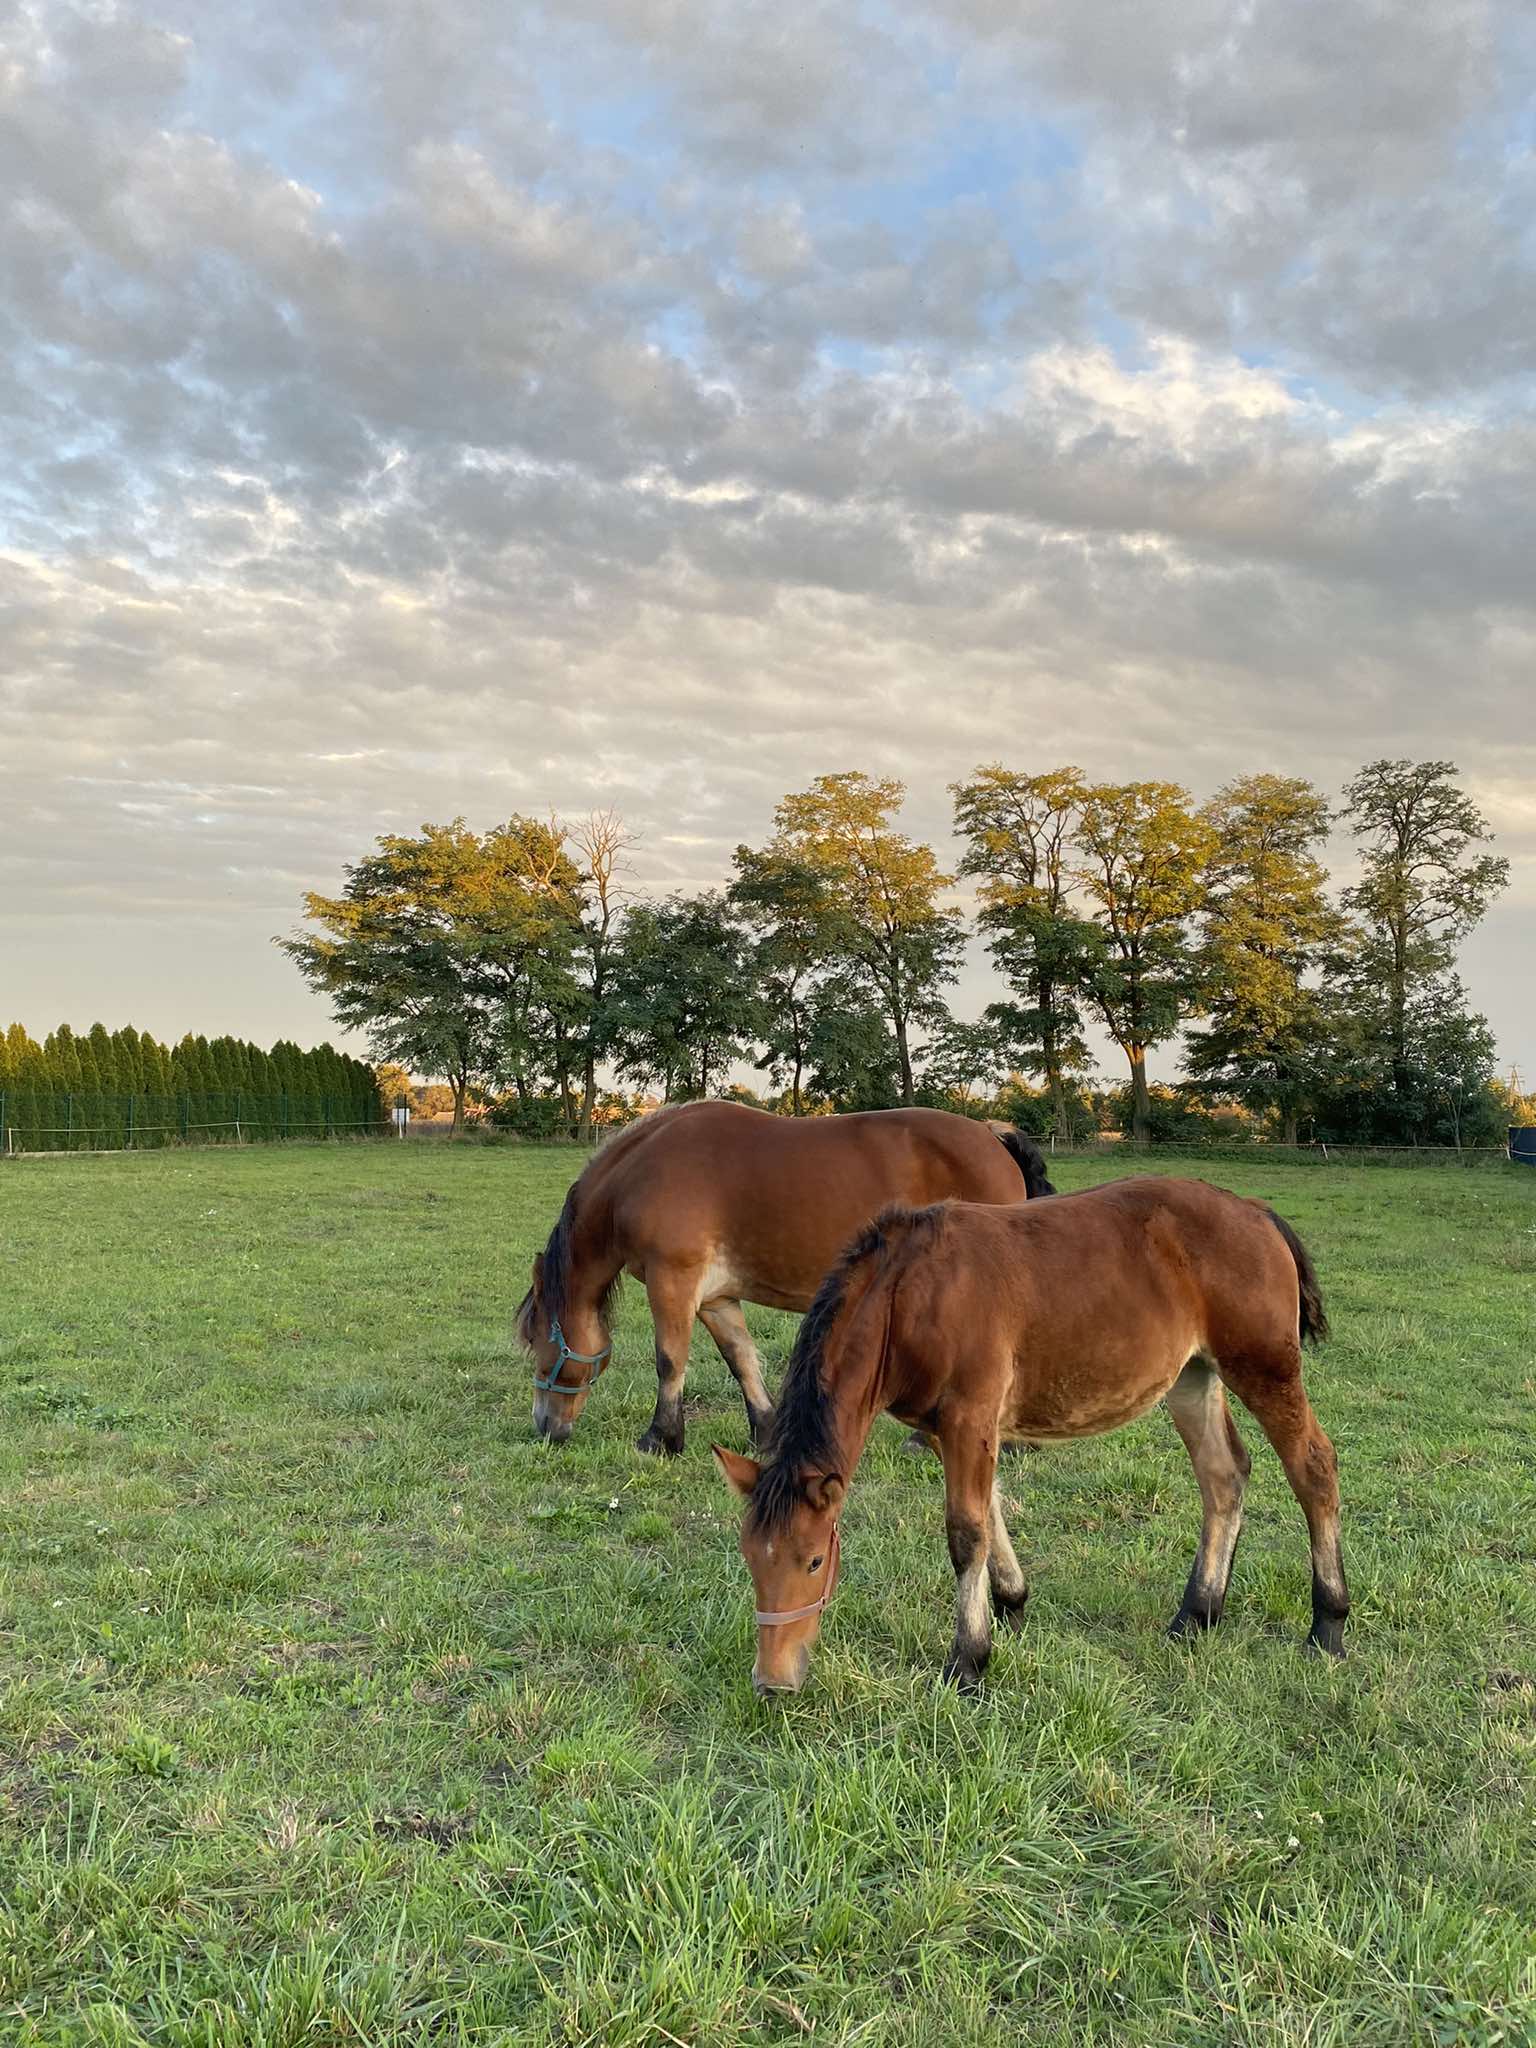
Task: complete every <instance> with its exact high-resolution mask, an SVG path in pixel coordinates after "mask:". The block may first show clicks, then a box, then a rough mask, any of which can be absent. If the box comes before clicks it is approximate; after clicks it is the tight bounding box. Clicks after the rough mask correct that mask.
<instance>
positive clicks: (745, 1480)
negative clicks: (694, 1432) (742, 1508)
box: [709, 1444, 763, 1500]
mask: <svg viewBox="0 0 1536 2048" xmlns="http://www.w3.org/2000/svg"><path fill="white" fill-rule="evenodd" d="M709 1448H710V1449H711V1450H712V1451H713V1452H714V1454H715V1463H716V1464H717V1465H718V1466H719V1467H720V1475H721V1477H722V1478H723V1479H724V1481H725V1483H726V1485H727V1486H728V1487H729V1488H730V1489H731V1491H732V1493H739V1494H740V1495H741V1497H742V1499H743V1500H750V1499H751V1498H752V1489H753V1488H754V1487H755V1486H756V1484H757V1482H758V1480H759V1479H761V1478H762V1476H763V1468H762V1466H761V1465H759V1464H758V1462H757V1460H756V1459H755V1458H744V1457H743V1456H742V1455H741V1453H740V1451H728V1450H727V1449H726V1448H725V1445H724V1444H711V1445H710V1447H709Z"/></svg>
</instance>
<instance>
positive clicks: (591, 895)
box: [567, 810, 637, 1145]
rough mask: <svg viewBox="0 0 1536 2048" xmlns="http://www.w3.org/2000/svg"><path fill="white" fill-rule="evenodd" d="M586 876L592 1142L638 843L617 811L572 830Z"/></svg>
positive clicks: (586, 1115) (586, 1111)
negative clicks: (623, 914) (622, 916)
mask: <svg viewBox="0 0 1536 2048" xmlns="http://www.w3.org/2000/svg"><path fill="white" fill-rule="evenodd" d="M567 837H568V838H569V840H570V842H571V844H572V845H573V846H574V847H575V849H576V853H577V857H578V858H579V860H580V862H581V864H582V867H583V870H584V876H583V888H584V892H585V904H584V907H583V910H582V915H581V946H580V959H581V969H582V973H583V976H584V980H585V993H586V1016H585V1025H584V1031H583V1039H582V1061H581V1114H580V1116H579V1118H578V1121H577V1130H576V1135H577V1138H578V1139H579V1140H580V1142H581V1143H582V1144H584V1145H586V1144H590V1143H591V1140H592V1112H593V1110H594V1108H595V1107H596V1105H597V1069H598V1066H599V1064H600V1062H601V1061H602V1060H603V1059H605V1058H606V1056H607V1054H608V1052H609V1051H610V1049H611V1046H612V1042H613V1031H614V1016H613V971H614V955H615V950H616V947H617V944H618V920H619V913H620V911H621V909H622V907H623V900H624V889H623V876H624V872H625V855H626V854H627V853H628V852H629V851H630V850H631V848H633V847H634V846H635V845H636V844H637V842H636V840H635V839H634V838H633V837H632V835H631V834H630V833H629V832H627V831H626V830H625V827H624V821H623V819H622V818H621V817H620V816H619V814H618V812H617V811H613V810H607V811H592V812H589V813H588V815H587V816H586V817H585V818H582V819H580V820H579V821H578V822H577V823H576V824H574V825H571V826H568V827H567Z"/></svg>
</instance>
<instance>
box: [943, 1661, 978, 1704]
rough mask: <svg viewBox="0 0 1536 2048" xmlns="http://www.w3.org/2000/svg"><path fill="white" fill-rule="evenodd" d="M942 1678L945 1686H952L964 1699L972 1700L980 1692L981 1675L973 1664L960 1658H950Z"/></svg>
mask: <svg viewBox="0 0 1536 2048" xmlns="http://www.w3.org/2000/svg"><path fill="white" fill-rule="evenodd" d="M943 1677H944V1683H945V1684H946V1685H952V1686H953V1687H954V1688H955V1691H956V1692H958V1693H960V1694H961V1695H962V1696H963V1697H964V1698H966V1699H974V1698H975V1696H976V1694H977V1693H979V1692H980V1691H981V1673H980V1672H979V1671H978V1670H977V1668H976V1666H975V1665H974V1664H970V1663H967V1662H965V1661H964V1660H963V1659H961V1658H958V1657H951V1658H950V1660H949V1662H948V1663H947V1664H946V1665H945V1666H944V1673H943Z"/></svg>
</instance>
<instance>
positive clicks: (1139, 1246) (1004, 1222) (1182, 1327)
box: [715, 1179, 1349, 1692]
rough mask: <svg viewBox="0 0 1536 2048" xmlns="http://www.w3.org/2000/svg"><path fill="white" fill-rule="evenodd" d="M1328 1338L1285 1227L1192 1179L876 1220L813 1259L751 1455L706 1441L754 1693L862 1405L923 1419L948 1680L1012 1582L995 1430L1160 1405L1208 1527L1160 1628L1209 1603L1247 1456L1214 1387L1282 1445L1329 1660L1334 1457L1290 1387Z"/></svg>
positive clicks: (838, 1500) (1010, 1615)
mask: <svg viewBox="0 0 1536 2048" xmlns="http://www.w3.org/2000/svg"><path fill="white" fill-rule="evenodd" d="M1327 1332H1328V1324H1327V1319H1326V1317H1325V1316H1324V1314H1323V1304H1322V1298H1321V1295H1320V1294H1319V1292H1318V1285H1317V1276H1316V1274H1315V1273H1314V1272H1313V1270H1312V1262H1311V1260H1310V1259H1309V1258H1308V1256H1307V1253H1306V1251H1305V1249H1304V1248H1303V1246H1302V1243H1301V1240H1300V1239H1299V1238H1298V1237H1297V1236H1296V1233H1295V1232H1294V1231H1293V1230H1292V1229H1291V1227H1290V1225H1289V1224H1288V1223H1284V1222H1282V1221H1281V1219H1280V1218H1279V1217H1278V1216H1276V1215H1275V1214H1274V1212H1273V1211H1272V1210H1270V1209H1267V1208H1265V1207H1264V1206H1263V1205H1262V1204H1261V1203H1258V1202H1249V1201H1245V1200H1243V1199H1242V1198H1241V1197H1239V1196H1237V1195H1232V1194H1228V1193H1226V1192H1225V1191H1224V1190H1223V1189H1221V1188H1213V1187H1210V1186H1208V1185H1207V1184H1206V1183H1205V1182H1203V1181H1192V1180H1150V1179H1149V1180H1124V1181H1116V1182H1112V1183H1111V1184H1110V1185H1108V1186H1107V1187H1099V1188H1094V1189H1091V1190H1089V1191H1087V1192H1085V1193H1083V1194H1075V1195H1059V1196H1057V1198H1056V1199H1055V1201H1052V1202H1039V1203H1035V1202H1030V1203H1029V1204H1027V1205H1026V1206H1025V1207H1024V1208H1013V1209H984V1208H979V1207H976V1206H975V1205H973V1204H971V1203H955V1204H944V1205H941V1206H939V1207H936V1208H929V1209H919V1210H915V1211H914V1210H903V1209H893V1210H888V1211H887V1212H886V1213H885V1214H884V1215H883V1216H880V1217H879V1218H877V1220H876V1221H875V1222H874V1223H872V1224H871V1225H869V1226H868V1228H867V1229H866V1230H865V1231H864V1232H863V1234H862V1235H861V1236H860V1237H859V1238H857V1239H856V1240H855V1241H854V1243H853V1244H852V1245H851V1246H850V1247H849V1249H848V1250H847V1252H846V1253H845V1254H844V1256H843V1259H842V1261H841V1263H840V1264H839V1265H838V1266H837V1267H836V1268H834V1269H833V1271H832V1272H830V1273H829V1274H828V1276H827V1278H826V1280H825V1282H824V1283H823V1285H822V1287H821V1290H820V1292H819V1293H818V1294H817V1297H816V1299H815V1301H814V1302H813V1303H812V1305H811V1309H810V1313H809V1314H808V1315H807V1316H806V1318H805V1321H804V1322H803V1323H802V1324H801V1326H800V1334H799V1337H798V1339H797V1341H796V1344H795V1349H794V1352H793V1355H792V1356H791V1358H790V1362H789V1369H788V1371H787V1373H786V1374H785V1378H784V1387H783V1391H782V1393H781V1395H780V1397H779V1407H778V1414H777V1418H776V1421H775V1424H774V1432H773V1437H772V1441H771V1446H770V1450H769V1455H768V1461H767V1463H766V1464H765V1465H759V1464H757V1463H755V1462H754V1461H753V1460H752V1459H751V1458H744V1457H742V1456H740V1455H739V1454H738V1453H736V1452H734V1451H726V1450H722V1449H720V1448H719V1447H718V1446H717V1447H716V1449H715V1458H716V1460H717V1462H718V1463H719V1465H720V1468H721V1471H722V1472H723V1473H724V1475H725V1478H726V1480H727V1481H728V1482H729V1484H730V1485H731V1486H732V1487H734V1488H735V1490H736V1492H737V1493H739V1494H741V1495H742V1496H743V1497H744V1498H745V1499H746V1500H747V1502H748V1504H749V1505H748V1509H747V1513H746V1516H745V1518H744V1521H743V1525H742V1534H741V1547H742V1552H743V1554H744V1556H745V1557H746V1560H747V1564H748V1566H749V1568H750V1570H751V1573H752V1582H753V1585H754V1587H755V1588H756V1593H757V1661H756V1665H755V1668H754V1671H753V1682H754V1684H755V1685H756V1687H757V1689H758V1690H759V1692H795V1691H797V1690H798V1689H799V1687H800V1685H801V1684H802V1683H803V1681H804V1678H805V1673H806V1668H807V1666H808V1664H809V1661H810V1651H811V1645H812V1643H813V1642H814V1641H815V1639H816V1634H817V1630H818V1629H819V1627H820V1618H821V1613H822V1610H823V1608H824V1607H825V1606H826V1604H827V1601H828V1599H829V1598H830V1596H831V1593H832V1588H833V1584H834V1583H835V1580H836V1577H837V1559H838V1549H839V1537H838V1524H839V1519H840V1515H841V1510H842V1505H843V1498H844V1495H845V1494H846V1492H847V1488H848V1482H849V1479H850V1477H851V1475H852V1473H853V1469H854V1467H855V1465H856V1464H857V1463H858V1460H859V1454H860V1452H861V1451H862V1450H863V1448H864V1443H865V1439H866V1438H867V1437H868V1435H869V1432H870V1430H871V1428H872V1427H873V1425H874V1421H875V1418H876V1416H877V1415H880V1414H882V1413H883V1412H886V1411H889V1412H890V1413H891V1414H893V1415H895V1416H896V1417H897V1418H898V1419H899V1420H901V1421H903V1422H908V1423H912V1424H914V1425H915V1426H917V1427H918V1428H920V1429H922V1430H924V1431H925V1432H926V1433H927V1434H928V1436H929V1437H930V1438H931V1439H932V1440H933V1442H934V1444H935V1447H936V1448H937V1450H938V1452H939V1455H940V1457H941V1458H942V1459H943V1461H944V1492H945V1508H944V1527H945V1531H946V1534H947V1535H948V1538H949V1555H950V1559H951V1562H952V1563H953V1565H954V1568H955V1577H956V1582H957V1583H956V1610H955V1639H954V1644H953V1647H952V1648H951V1650H950V1654H949V1661H948V1663H947V1664H946V1666H945V1670H944V1675H945V1677H946V1678H951V1679H956V1680H958V1681H959V1683H960V1684H961V1686H962V1687H963V1688H965V1689H967V1690H969V1689H971V1688H973V1687H974V1686H975V1685H977V1683H978V1682H979V1681H980V1677H981V1673H982V1670H983V1668H984V1666H985V1664H986V1662H987V1658H988V1656H989V1655H990V1653H991V1647H992V1638H991V1627H990V1623H989V1619H988V1614H987V1589H988V1583H989V1581H990V1585H991V1595H992V1605H993V1606H994V1607H995V1608H996V1610H997V1612H998V1616H999V1618H1000V1619H1001V1620H1002V1621H1003V1622H1005V1623H1007V1622H1009V1621H1016V1620H1017V1618H1018V1616H1019V1613H1020V1610H1021V1609H1022V1607H1023V1605H1024V1602H1025V1599H1026V1598H1027V1592H1028V1589H1027V1588H1026V1586H1025V1583H1024V1575H1023V1573H1022V1572H1021V1571H1020V1569H1019V1561H1018V1559H1017V1558H1016V1557H1015V1556H1014V1554H1013V1546H1012V1544H1011V1543H1010V1542H1009V1540H1008V1531H1007V1529H1006V1527H1005V1526H1004V1523H1003V1514H1002V1506H1001V1502H1000V1498H999V1494H998V1486H997V1452H998V1445H999V1443H1000V1442H1002V1441H1003V1440H1005V1439H1012V1440H1016V1441H1023V1442H1030V1443H1059V1442H1063V1441H1066V1440H1069V1439H1071V1438H1073V1437H1080V1436H1096V1435H1099V1434H1100V1433H1102V1432H1103V1431H1105V1430H1111V1429H1119V1428H1121V1427H1122V1426H1123V1425H1124V1424H1125V1423H1127V1422H1132V1421H1134V1420H1135V1418H1136V1417H1137V1416H1138V1415H1143V1414H1145V1413H1146V1411H1147V1410H1148V1409H1149V1408H1151V1407H1152V1406H1153V1405H1154V1404H1155V1403H1156V1402H1158V1401H1164V1400H1165V1401H1166V1402H1167V1404H1168V1409H1169V1413H1170V1414H1171V1415H1172V1417H1173V1423H1174V1427H1175V1428H1176V1429H1177V1430H1178V1432H1179V1435H1180V1436H1181V1437H1182V1438H1183V1440H1184V1447H1185V1449H1186V1450H1187V1451H1188V1453H1189V1457H1190V1462H1191V1463H1192V1464H1193V1466H1194V1468H1195V1477H1196V1478H1197V1479H1198V1480H1199V1482H1200V1495H1201V1499H1202V1501H1203V1503H1204V1508H1205V1518H1204V1524H1203V1527H1202V1529H1201V1532H1200V1547H1199V1549H1198V1551H1197V1552H1196V1554H1195V1563H1194V1569H1193V1570H1192V1571H1191V1573H1190V1575H1189V1584H1188V1586H1187V1587H1186V1589H1185V1593H1184V1599H1183V1603H1182V1605H1181V1606H1180V1608H1179V1611H1178V1613H1177V1614H1176V1615H1175V1616H1174V1619H1173V1623H1172V1626H1171V1629H1170V1633H1171V1634H1173V1635H1183V1634H1185V1633H1186V1632H1187V1631H1189V1630H1192V1629H1202V1628H1209V1627H1210V1626H1211V1625H1212V1624H1213V1623H1214V1622H1215V1621H1217V1620H1219V1618H1220V1616H1221V1610H1222V1604H1223V1602H1224V1601H1225V1599H1226V1594H1227V1581H1228V1579H1229V1577H1230V1575H1231V1571H1232V1553H1233V1551H1234V1549H1235V1548H1236V1545H1237V1533H1238V1528H1239V1525H1240V1523H1241V1520H1242V1502H1243V1488H1244V1484H1245V1482H1246V1480H1247V1478H1248V1472H1249V1458H1248V1453H1247V1451H1246V1449H1245V1448H1244V1446H1243V1440H1242V1438H1241V1437H1240V1436H1239V1435H1238V1433H1237V1429H1236V1427H1235V1425H1234V1423H1233V1421H1232V1417H1231V1414H1230V1412H1229V1410H1228V1408H1227V1401H1226V1393H1225V1391H1224V1389H1226V1388H1230V1389H1231V1390H1232V1392H1233V1393H1235V1394H1236V1395H1237V1396H1238V1398H1239V1399H1240V1400H1241V1401H1242V1403H1243V1405H1244V1406H1245V1407H1246V1408H1247V1409H1248V1410H1249V1412H1250V1413H1251V1414H1252V1415H1253V1416H1254V1417H1255V1418H1256V1420H1257V1421H1258V1423H1259V1425H1260V1427H1261V1428H1262V1429H1263V1431H1264V1433H1265V1435H1266V1436H1267V1437H1268V1438H1269V1440H1270V1442H1271V1443H1272V1444H1273V1445H1274V1447H1275V1449H1276V1450H1277V1451H1278V1452H1279V1454H1280V1461H1281V1463H1282V1464H1283V1465H1284V1467H1285V1476H1286V1478H1287V1479H1288V1480H1289V1481H1290V1483H1291V1489H1292V1491H1293V1492H1294V1493H1295V1495H1296V1498H1297V1499H1298V1500H1299V1501H1300V1503H1301V1506H1302V1509H1303V1511H1304V1513H1305V1515H1306V1518H1307V1527H1308V1529H1309V1531H1310V1533H1311V1538H1312V1632H1311V1636H1310V1638H1309V1640H1310V1642H1311V1644H1312V1645H1313V1646H1314V1647H1316V1648H1317V1649H1320V1650H1327V1651H1330V1652H1331V1653H1332V1654H1333V1655H1335V1656H1342V1655H1343V1642H1344V1617H1345V1616H1346V1614H1347V1613H1348V1612H1349V1595H1348V1592H1347V1590H1346V1588H1345V1583H1344V1567H1343V1563H1342V1560H1341V1558H1340V1554H1339V1484H1338V1460H1337V1459H1336V1457H1335V1456H1334V1452H1333V1446H1332V1445H1331V1444H1330V1443H1329V1441H1328V1439H1327V1437H1326V1436H1324V1434H1323V1432H1322V1430H1321V1429H1320V1428H1319V1427H1318V1422H1317V1417H1316V1416H1315V1415H1314V1414H1313V1412H1312V1409H1311V1405H1310V1404H1309V1402H1308V1400H1307V1396H1306V1393H1305V1391H1304V1389H1303V1387H1302V1382H1301V1345H1302V1341H1303V1339H1311V1340H1316V1339H1317V1338H1320V1337H1324V1336H1326V1335H1327Z"/></svg>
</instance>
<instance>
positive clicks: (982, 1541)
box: [939, 1430, 1023, 1692]
mask: <svg viewBox="0 0 1536 2048" xmlns="http://www.w3.org/2000/svg"><path fill="white" fill-rule="evenodd" d="M939 1455H940V1456H941V1457H942V1458H943V1460H944V1533H945V1535H946V1536H947V1537H948V1539H949V1561H950V1563H951V1564H952V1565H953V1566H954V1568H955V1640H954V1642H953V1643H952V1644H951V1645H950V1652H949V1658H948V1661H947V1662H946V1663H945V1666H944V1676H945V1678H946V1679H951V1680H953V1681H954V1683H955V1684H956V1685H958V1686H959V1688H960V1690H961V1691H962V1692H974V1691H975V1690H976V1688H977V1687H978V1686H979V1685H980V1683H981V1674H982V1672H983V1671H985V1670H986V1668H987V1659H988V1658H989V1657H990V1656H991V1654H992V1622H991V1617H990V1616H989V1614H988V1612H987V1584H988V1578H989V1573H988V1569H987V1564H988V1559H989V1557H990V1555H991V1549H992V1490H993V1487H994V1485H995V1484H996V1479H997V1458H996V1454H995V1453H994V1451H993V1450H992V1448H991V1446H990V1445H987V1444H984V1443H982V1442H981V1441H980V1440H979V1438H977V1437H976V1436H974V1435H968V1434H967V1435H964V1436H962V1433H961V1432H959V1431H958V1430H957V1431H954V1432H953V1433H952V1432H951V1431H950V1430H943V1431H941V1434H940V1438H939ZM1004 1541H1005V1542H1006V1541H1007V1535H1006V1532H1005V1533H1004ZM1009 1555H1010V1556H1012V1546H1011V1545H1010V1546H1009ZM1014 1568H1015V1570H1017V1569H1018V1560H1017V1558H1015V1559H1014ZM1022 1577H1023V1575H1022V1573H1021V1574H1020V1579H1021V1580H1022Z"/></svg>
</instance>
